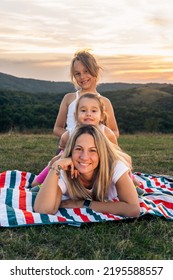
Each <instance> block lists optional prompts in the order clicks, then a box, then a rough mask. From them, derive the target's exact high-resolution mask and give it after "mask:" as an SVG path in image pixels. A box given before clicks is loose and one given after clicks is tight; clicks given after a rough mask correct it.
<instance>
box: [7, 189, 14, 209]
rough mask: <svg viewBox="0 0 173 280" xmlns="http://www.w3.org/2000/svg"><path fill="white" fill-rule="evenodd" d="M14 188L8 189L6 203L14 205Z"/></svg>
mask: <svg viewBox="0 0 173 280" xmlns="http://www.w3.org/2000/svg"><path fill="white" fill-rule="evenodd" d="M12 199H13V189H7V190H6V198H5V204H6V205H8V206H10V207H12Z"/></svg>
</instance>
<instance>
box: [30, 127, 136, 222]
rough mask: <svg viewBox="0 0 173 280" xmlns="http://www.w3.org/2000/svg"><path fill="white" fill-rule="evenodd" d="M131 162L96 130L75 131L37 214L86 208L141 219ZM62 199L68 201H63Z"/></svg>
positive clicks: (48, 180)
mask: <svg viewBox="0 0 173 280" xmlns="http://www.w3.org/2000/svg"><path fill="white" fill-rule="evenodd" d="M129 158H130V157H129V156H128V155H126V154H124V153H123V152H122V151H121V150H120V149H119V147H118V146H117V145H111V144H110V141H108V140H107V139H106V137H105V136H104V135H103V133H102V132H101V131H100V130H99V129H97V128H96V127H95V126H91V125H85V126H80V127H78V128H76V130H75V131H74V133H73V135H72V136H71V137H70V139H69V141H68V144H67V146H66V148H65V151H64V153H63V156H62V158H60V159H59V160H57V161H55V162H54V163H53V164H52V166H51V167H50V170H49V173H48V175H47V177H46V179H45V181H44V183H43V185H42V187H41V189H40V191H39V192H38V194H37V196H36V199H35V203H34V210H35V211H36V212H39V213H43V214H55V213H57V211H58V209H59V207H66V208H83V207H84V208H90V209H92V210H94V211H96V212H103V213H110V214H115V215H122V216H128V217H138V216H139V214H140V206H139V200H138V195H137V191H136V189H135V186H134V184H133V182H132V180H131V178H130V176H129V172H130V170H131V160H128V159H129ZM62 195H66V196H68V198H69V199H67V200H65V201H62ZM115 199H116V201H114V200H115Z"/></svg>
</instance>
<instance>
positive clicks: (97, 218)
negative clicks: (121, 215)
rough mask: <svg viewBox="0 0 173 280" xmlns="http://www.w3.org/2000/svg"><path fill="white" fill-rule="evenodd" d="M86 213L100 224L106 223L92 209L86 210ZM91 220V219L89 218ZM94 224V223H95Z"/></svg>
mask: <svg viewBox="0 0 173 280" xmlns="http://www.w3.org/2000/svg"><path fill="white" fill-rule="evenodd" d="M86 212H87V214H90V215H91V216H93V217H94V219H95V220H96V221H99V222H101V221H104V220H105V219H106V218H105V219H103V218H101V217H100V215H99V214H97V213H96V212H93V211H92V210H91V209H89V208H86ZM88 219H89V218H88ZM93 222H94V221H93Z"/></svg>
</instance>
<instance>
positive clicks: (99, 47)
mask: <svg viewBox="0 0 173 280" xmlns="http://www.w3.org/2000/svg"><path fill="white" fill-rule="evenodd" d="M19 11H22V12H19ZM172 13H173V2H172V1H171V0H165V1H164V2H163V1H162V0H158V1H155V0H142V1H138V0H122V1H121V2H120V3H117V2H115V1H113V0H110V1H109V2H108V1H105V0H95V1H92V0H88V1H87V2H85V1H80V5H79V3H78V1H76V0H64V1H63V3H57V1H56V0H50V1H49V2H47V1H46V0H31V1H29V2H27V3H23V1H22V0H2V1H1V11H0V16H1V24H0V36H1V46H0V72H3V73H6V74H7V75H12V76H15V77H19V78H26V79H36V80H44V81H54V82H61V81H62V82H63V81H64V82H68V81H70V73H69V72H70V64H71V60H72V58H73V55H74V53H75V52H76V51H77V50H79V49H83V48H87V49H91V53H92V54H93V55H94V57H95V58H96V59H97V61H98V63H99V65H100V66H101V67H102V68H103V71H102V73H101V78H100V81H99V82H100V83H141V84H145V83H168V84H172V83H173V66H172V65H173V18H172ZM64 15H65V16H64ZM91 19H92V20H91ZM171 34H172V35H171Z"/></svg>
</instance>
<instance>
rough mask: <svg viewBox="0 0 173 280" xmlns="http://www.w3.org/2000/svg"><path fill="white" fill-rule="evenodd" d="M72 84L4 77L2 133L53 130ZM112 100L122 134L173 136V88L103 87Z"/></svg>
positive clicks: (0, 107)
mask: <svg viewBox="0 0 173 280" xmlns="http://www.w3.org/2000/svg"><path fill="white" fill-rule="evenodd" d="M70 91H74V87H73V85H72V84H71V83H68V82H49V81H40V80H34V79H23V78H17V77H13V76H10V75H6V74H3V73H0V132H7V131H9V130H19V131H24V130H28V129H29V130H30V129H31V130H38V129H42V130H45V129H51V130H52V128H53V125H54V122H55V119H56V116H57V113H58V110H59V105H60V103H61V100H62V98H63V96H64V94H65V93H67V92H70ZM98 91H99V92H100V93H102V95H104V96H106V97H107V98H109V99H110V101H111V103H112V105H113V108H114V112H115V116H116V119H117V122H118V126H119V129H120V133H136V132H163V133H173V122H172V120H173V110H172V105H173V85H172V84H154V83H151V84H126V83H108V84H106V83H105V84H100V85H99V86H98Z"/></svg>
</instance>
